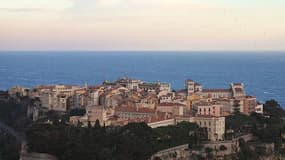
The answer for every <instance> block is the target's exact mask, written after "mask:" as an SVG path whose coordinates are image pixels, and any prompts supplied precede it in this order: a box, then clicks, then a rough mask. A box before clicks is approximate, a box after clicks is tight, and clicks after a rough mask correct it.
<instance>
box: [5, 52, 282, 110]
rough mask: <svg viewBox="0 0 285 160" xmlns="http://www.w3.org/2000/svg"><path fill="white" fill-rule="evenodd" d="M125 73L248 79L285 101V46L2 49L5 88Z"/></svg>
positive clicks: (261, 95)
mask: <svg viewBox="0 0 285 160" xmlns="http://www.w3.org/2000/svg"><path fill="white" fill-rule="evenodd" d="M121 77H129V78H134V79H141V80H143V81H146V82H158V81H159V82H169V83H171V86H172V89H175V90H179V89H183V88H184V86H185V80H186V79H192V80H194V81H197V82H199V83H200V84H202V85H203V87H204V88H229V85H230V83H231V82H242V83H244V84H245V89H246V94H248V95H253V96H256V97H257V99H258V101H260V102H265V101H266V100H269V99H275V100H277V101H278V102H279V104H281V105H282V106H285V52H245V51H244V52H227V51H223V52H211V51H207V52H206V51H205V52H198V51H197V52H194V51H192V52H178V51H177V52H176V51H171V52H170V51H168V52H163V51H159V52H151V51H96V52H95V51H94V52H93V51H72V52H71V51H70V52H69V51H13V52H12V51H1V52H0V89H1V90H7V89H8V88H9V87H12V86H16V85H20V86H25V87H32V86H35V85H40V84H76V85H82V86H83V85H84V84H85V83H87V84H88V85H96V84H102V82H103V81H104V80H109V81H112V80H116V79H118V78H121Z"/></svg>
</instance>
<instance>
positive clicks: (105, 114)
mask: <svg viewBox="0 0 285 160" xmlns="http://www.w3.org/2000/svg"><path fill="white" fill-rule="evenodd" d="M112 116H114V110H112V109H104V108H103V107H102V106H93V107H87V108H86V114H85V115H84V116H72V117H70V119H69V122H70V123H71V124H73V125H78V123H81V124H82V125H83V126H84V127H86V126H88V124H89V123H90V124H91V125H92V126H94V125H95V123H96V121H97V120H98V121H99V123H100V125H101V126H103V125H105V126H109V125H110V124H111V121H110V119H111V117H112Z"/></svg>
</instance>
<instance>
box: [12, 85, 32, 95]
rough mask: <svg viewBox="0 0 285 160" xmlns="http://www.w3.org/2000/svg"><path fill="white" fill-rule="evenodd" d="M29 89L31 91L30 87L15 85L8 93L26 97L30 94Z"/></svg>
mask: <svg viewBox="0 0 285 160" xmlns="http://www.w3.org/2000/svg"><path fill="white" fill-rule="evenodd" d="M29 91H30V89H29V88H25V87H21V86H15V87H12V88H9V90H8V94H9V95H10V96H12V97H24V96H29Z"/></svg>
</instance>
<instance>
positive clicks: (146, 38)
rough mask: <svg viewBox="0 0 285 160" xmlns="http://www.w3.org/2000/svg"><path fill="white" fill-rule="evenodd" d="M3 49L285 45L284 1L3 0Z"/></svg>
mask: <svg viewBox="0 0 285 160" xmlns="http://www.w3.org/2000/svg"><path fill="white" fill-rule="evenodd" d="M0 50H181V51H192V50H195V51H196V50H207V51H209V50H214V51H215V50H234V51H235V50H237V51H239V50H250V51H251V50H253V51H265V50H266V51H267V50H277V51H280V50H285V1H284V0H1V1H0Z"/></svg>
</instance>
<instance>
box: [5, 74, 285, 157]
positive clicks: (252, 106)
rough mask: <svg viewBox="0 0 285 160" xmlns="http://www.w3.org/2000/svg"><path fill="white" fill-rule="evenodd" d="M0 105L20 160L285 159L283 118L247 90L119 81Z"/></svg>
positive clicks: (37, 89)
mask: <svg viewBox="0 0 285 160" xmlns="http://www.w3.org/2000/svg"><path fill="white" fill-rule="evenodd" d="M0 102H1V104H0V107H1V108H0V109H1V110H2V111H3V114H2V116H1V117H0V118H1V119H0V120H1V121H2V122H4V123H1V126H0V127H1V129H3V128H4V130H6V131H9V133H10V134H11V136H12V137H13V136H14V137H16V138H17V139H16V140H17V141H18V142H20V144H22V147H21V148H22V149H21V152H19V153H20V155H19V157H20V158H21V159H22V160H29V159H31V158H34V159H53V160H56V159H60V160H66V159H68V160H73V159H74V160H77V159H82V160H84V159H86V160H87V159H90V158H91V159H92V157H97V158H95V159H112V158H113V157H116V158H115V159H124V160H126V159H130V160H131V159H134V158H135V159H141V160H144V159H153V160H154V159H155V160H156V159H165V160H168V159H169V160H175V159H205V158H206V159H243V158H242V157H247V158H249V159H264V158H265V159H266V158H272V157H273V158H276V157H279V156H281V155H283V154H285V125H284V118H285V111H284V110H283V109H282V107H281V106H280V105H279V104H278V102H276V101H274V100H270V101H266V103H265V104H261V103H259V102H258V101H257V99H256V97H254V96H253V95H247V94H246V91H245V84H243V83H231V84H229V87H228V88H218V89H217V88H214V89H213V88H204V87H203V85H202V84H199V83H198V82H195V81H193V80H190V79H188V80H186V81H185V88H184V89H181V90H173V89H172V88H171V84H169V83H162V82H152V83H149V82H144V81H141V80H136V79H130V78H120V79H118V80H115V81H104V82H102V84H100V85H94V86H93V85H87V84H85V85H83V86H78V85H63V84H55V85H39V86H34V87H32V88H26V87H20V86H16V87H12V88H10V89H9V90H8V91H7V92H5V91H1V92H0ZM4 112H5V113H4ZM1 121H0V122H1ZM31 121H32V122H31ZM6 124H9V126H10V127H9V126H6ZM11 127H12V128H11ZM13 129H16V131H13ZM19 131H20V133H21V135H18V134H17V132H19ZM0 133H1V132H0ZM4 133H6V132H4ZM23 134H25V136H23ZM4 135H5V134H4ZM11 136H10V137H6V138H8V139H9V141H11ZM4 140H5V139H4ZM0 143H4V144H5V143H6V141H3V142H1V139H0ZM15 143H16V142H15ZM42 144H45V145H44V146H43V145H42ZM71 144H73V145H71ZM129 144H140V145H135V146H134V145H129ZM14 146H15V148H17V144H15V145H14ZM87 146H90V147H87ZM91 146H92V147H91ZM86 147H87V148H86ZM114 147H115V148H114ZM72 150H75V151H76V152H72ZM105 152H108V153H105ZM101 153H102V154H101ZM257 153H258V154H257ZM10 155H11V156H14V157H15V156H16V155H13V153H10ZM39 157H41V158H39Z"/></svg>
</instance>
